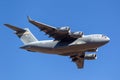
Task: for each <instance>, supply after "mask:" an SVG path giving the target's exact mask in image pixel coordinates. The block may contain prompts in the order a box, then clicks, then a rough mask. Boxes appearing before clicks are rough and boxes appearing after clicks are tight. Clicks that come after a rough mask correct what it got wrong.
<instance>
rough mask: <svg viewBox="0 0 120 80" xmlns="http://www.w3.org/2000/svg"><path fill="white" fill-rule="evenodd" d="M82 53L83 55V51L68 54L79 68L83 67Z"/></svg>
mask: <svg viewBox="0 0 120 80" xmlns="http://www.w3.org/2000/svg"><path fill="white" fill-rule="evenodd" d="M84 55H85V52H82V53H80V54H78V55H73V56H70V58H72V61H73V62H75V63H76V65H77V67H78V68H79V69H81V68H83V67H84Z"/></svg>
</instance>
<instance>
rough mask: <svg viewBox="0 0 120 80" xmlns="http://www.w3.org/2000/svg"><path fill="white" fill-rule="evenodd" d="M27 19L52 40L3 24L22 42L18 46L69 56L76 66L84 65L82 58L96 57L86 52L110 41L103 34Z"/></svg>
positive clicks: (94, 50)
mask: <svg viewBox="0 0 120 80" xmlns="http://www.w3.org/2000/svg"><path fill="white" fill-rule="evenodd" d="M28 20H29V22H30V23H32V24H33V25H35V26H36V27H38V28H39V29H40V30H41V31H43V32H45V33H46V34H47V35H49V37H53V38H54V40H43V41H38V40H37V39H36V38H35V36H34V35H33V34H32V33H31V32H30V30H29V29H28V28H24V29H22V28H18V27H15V26H12V25H10V24H4V25H5V26H7V27H9V28H10V29H12V30H14V31H15V33H16V35H17V36H18V37H19V38H20V39H21V41H22V42H23V43H24V46H22V47H20V48H22V49H25V50H27V51H31V52H42V53H47V54H57V55H62V56H70V58H71V59H72V61H73V62H75V63H76V65H77V67H78V68H83V67H84V60H94V59H96V54H85V53H86V52H96V51H97V49H98V48H99V47H101V46H103V45H105V44H106V43H108V42H109V41H110V39H109V38H108V37H107V36H105V35H103V34H91V35H84V34H83V32H71V31H70V28H69V27H60V28H56V27H52V26H49V25H46V24H43V23H40V22H37V21H34V20H32V19H31V18H30V17H28Z"/></svg>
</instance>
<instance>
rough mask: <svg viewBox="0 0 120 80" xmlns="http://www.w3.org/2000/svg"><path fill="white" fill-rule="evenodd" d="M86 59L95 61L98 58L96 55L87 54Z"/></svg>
mask: <svg viewBox="0 0 120 80" xmlns="http://www.w3.org/2000/svg"><path fill="white" fill-rule="evenodd" d="M84 59H86V60H94V59H97V56H96V54H85V56H84Z"/></svg>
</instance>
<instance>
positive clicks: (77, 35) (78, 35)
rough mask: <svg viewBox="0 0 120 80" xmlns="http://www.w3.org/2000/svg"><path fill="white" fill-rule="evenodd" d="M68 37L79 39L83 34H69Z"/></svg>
mask: <svg viewBox="0 0 120 80" xmlns="http://www.w3.org/2000/svg"><path fill="white" fill-rule="evenodd" d="M69 35H70V36H71V37H74V38H80V37H82V36H83V32H79V31H78V32H70V33H69Z"/></svg>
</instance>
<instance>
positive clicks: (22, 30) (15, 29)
mask: <svg viewBox="0 0 120 80" xmlns="http://www.w3.org/2000/svg"><path fill="white" fill-rule="evenodd" d="M4 25H5V26H7V27H8V28H10V29H12V30H14V31H16V32H25V31H26V30H24V29H21V28H18V27H16V26H12V25H10V24H4Z"/></svg>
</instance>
